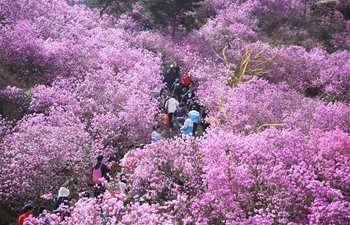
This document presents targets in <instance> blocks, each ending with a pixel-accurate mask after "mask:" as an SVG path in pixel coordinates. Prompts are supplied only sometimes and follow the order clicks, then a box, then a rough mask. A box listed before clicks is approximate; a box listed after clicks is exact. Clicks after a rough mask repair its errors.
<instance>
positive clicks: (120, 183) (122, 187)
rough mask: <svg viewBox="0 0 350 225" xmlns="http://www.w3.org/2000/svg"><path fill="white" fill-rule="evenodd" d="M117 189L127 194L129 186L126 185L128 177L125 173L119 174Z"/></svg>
mask: <svg viewBox="0 0 350 225" xmlns="http://www.w3.org/2000/svg"><path fill="white" fill-rule="evenodd" d="M116 187H117V189H118V191H119V192H120V193H121V194H123V195H125V196H126V194H127V187H126V177H125V175H124V174H120V176H119V180H118V183H117V186H116Z"/></svg>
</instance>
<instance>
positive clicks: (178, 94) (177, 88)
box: [171, 78, 183, 102]
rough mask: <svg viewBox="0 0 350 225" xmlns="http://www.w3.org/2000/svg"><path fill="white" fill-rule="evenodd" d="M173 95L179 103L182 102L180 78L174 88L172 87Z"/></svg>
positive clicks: (176, 80)
mask: <svg viewBox="0 0 350 225" xmlns="http://www.w3.org/2000/svg"><path fill="white" fill-rule="evenodd" d="M171 93H172V94H173V95H175V96H176V98H177V101H178V102H181V95H182V94H183V91H182V84H181V83H180V80H179V79H178V78H176V79H175V82H174V83H173V86H171Z"/></svg>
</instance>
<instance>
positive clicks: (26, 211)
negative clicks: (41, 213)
mask: <svg viewBox="0 0 350 225" xmlns="http://www.w3.org/2000/svg"><path fill="white" fill-rule="evenodd" d="M33 211H34V206H33V205H31V204H27V205H25V206H24V207H23V214H22V215H20V216H19V217H18V225H23V224H24V219H26V218H28V217H29V216H34V215H33Z"/></svg>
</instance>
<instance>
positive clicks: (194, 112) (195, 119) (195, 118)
mask: <svg viewBox="0 0 350 225" xmlns="http://www.w3.org/2000/svg"><path fill="white" fill-rule="evenodd" d="M197 110H198V109H197V106H195V105H194V106H192V110H191V111H190V112H189V113H188V116H189V117H190V119H191V120H192V122H193V135H196V132H197V126H198V123H199V121H200V114H199V112H198V111H197Z"/></svg>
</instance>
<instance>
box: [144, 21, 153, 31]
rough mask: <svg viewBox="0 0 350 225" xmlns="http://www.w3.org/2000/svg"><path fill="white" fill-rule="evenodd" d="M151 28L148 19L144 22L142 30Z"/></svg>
mask: <svg viewBox="0 0 350 225" xmlns="http://www.w3.org/2000/svg"><path fill="white" fill-rule="evenodd" d="M152 29H153V28H152V24H151V22H150V21H149V20H147V21H146V23H145V25H144V26H143V30H144V31H150V30H152Z"/></svg>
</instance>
